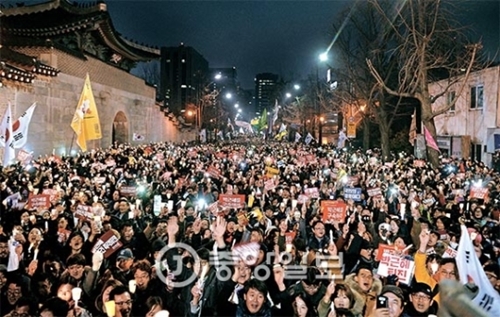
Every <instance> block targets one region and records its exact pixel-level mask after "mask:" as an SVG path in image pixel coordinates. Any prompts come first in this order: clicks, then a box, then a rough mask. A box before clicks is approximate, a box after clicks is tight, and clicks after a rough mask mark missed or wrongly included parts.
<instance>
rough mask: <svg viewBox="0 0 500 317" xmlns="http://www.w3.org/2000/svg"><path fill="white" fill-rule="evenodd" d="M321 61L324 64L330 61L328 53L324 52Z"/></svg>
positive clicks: (320, 57) (320, 55)
mask: <svg viewBox="0 0 500 317" xmlns="http://www.w3.org/2000/svg"><path fill="white" fill-rule="evenodd" d="M319 60H320V61H322V62H326V61H327V60H328V53H327V52H324V53H321V54H319Z"/></svg>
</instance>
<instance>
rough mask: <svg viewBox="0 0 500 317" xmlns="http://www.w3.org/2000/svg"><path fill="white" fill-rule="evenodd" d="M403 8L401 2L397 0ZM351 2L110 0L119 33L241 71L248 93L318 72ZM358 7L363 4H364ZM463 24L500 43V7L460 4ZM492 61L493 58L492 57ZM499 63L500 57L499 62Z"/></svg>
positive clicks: (497, 2)
mask: <svg viewBox="0 0 500 317" xmlns="http://www.w3.org/2000/svg"><path fill="white" fill-rule="evenodd" d="M394 1H400V0H394ZM351 2H353V1H341V0H329V1H269V0H266V1H258V0H254V1H225V0H218V1H186V0H180V1H168V0H161V1H116V0H113V1H107V2H106V3H107V4H108V11H109V12H110V14H111V16H112V18H113V21H114V24H115V27H116V29H117V30H119V31H120V32H121V33H122V34H123V35H125V36H127V37H129V38H132V39H134V40H136V41H138V42H144V43H148V44H150V45H157V46H178V45H179V44H180V43H181V42H183V43H184V44H185V45H187V46H192V47H194V48H195V49H196V50H197V51H198V52H199V53H201V54H202V55H203V56H204V57H205V58H206V59H207V60H208V61H209V63H210V67H231V66H235V67H236V69H237V71H238V77H239V80H240V82H241V83H242V85H243V87H244V88H246V89H248V88H253V79H254V77H255V75H256V74H258V73H261V72H273V73H277V74H280V75H281V76H283V77H284V78H285V79H288V80H290V79H296V78H298V77H302V78H305V77H306V76H307V75H308V74H310V73H313V72H315V70H316V63H318V55H319V54H320V53H321V52H322V51H324V50H325V49H326V47H327V46H328V44H329V42H330V41H331V39H332V35H331V34H332V28H331V25H332V24H333V22H335V19H337V18H338V15H337V14H338V12H339V11H342V9H343V8H344V7H346V6H347V5H348V4H349V3H351ZM359 2H361V3H360V5H362V4H363V2H364V0H359ZM456 5H457V9H458V11H459V12H457V17H459V18H460V19H461V20H462V21H464V24H466V25H469V26H471V27H472V28H473V29H474V30H475V33H476V36H477V38H479V36H482V39H483V43H484V45H485V48H486V49H488V51H490V52H496V50H497V49H498V47H499V43H500V39H499V38H500V0H474V1H461V0H457V1H456ZM490 55H494V53H493V54H490ZM497 60H498V58H497Z"/></svg>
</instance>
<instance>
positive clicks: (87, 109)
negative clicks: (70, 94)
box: [71, 74, 102, 152]
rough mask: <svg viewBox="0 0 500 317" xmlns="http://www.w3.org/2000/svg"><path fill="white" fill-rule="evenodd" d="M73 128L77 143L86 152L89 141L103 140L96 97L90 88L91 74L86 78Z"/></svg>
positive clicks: (72, 123) (72, 124)
mask: <svg viewBox="0 0 500 317" xmlns="http://www.w3.org/2000/svg"><path fill="white" fill-rule="evenodd" d="M71 128H72V129H73V131H75V133H76V136H77V139H76V143H77V144H78V146H79V147H80V148H81V149H82V151H84V152H85V151H87V141H89V140H97V139H100V138H102V135H101V123H100V121H99V114H98V113H97V107H96V104H95V100H94V95H93V94H92V87H91V86H90V77H89V74H87V77H86V78H85V84H84V85H83V90H82V94H81V95H80V100H79V101H78V105H77V107H76V111H75V115H74V116H73V120H72V122H71Z"/></svg>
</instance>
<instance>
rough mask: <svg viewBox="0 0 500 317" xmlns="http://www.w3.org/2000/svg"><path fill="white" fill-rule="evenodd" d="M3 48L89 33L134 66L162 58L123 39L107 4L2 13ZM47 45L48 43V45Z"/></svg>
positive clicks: (62, 1)
mask: <svg viewBox="0 0 500 317" xmlns="http://www.w3.org/2000/svg"><path fill="white" fill-rule="evenodd" d="M1 11H2V15H1V21H0V22H1V27H2V36H3V38H4V39H3V40H2V41H3V42H4V44H8V43H12V44H14V43H15V44H14V45H19V42H23V39H24V42H26V40H27V41H29V40H33V41H40V40H41V39H43V40H47V39H49V40H50V39H51V38H55V37H60V36H64V35H67V34H72V33H75V32H79V31H90V32H93V34H96V35H95V36H98V37H99V38H100V41H101V42H102V43H103V44H104V45H106V46H107V47H109V48H110V49H111V50H112V51H113V52H114V53H115V54H116V56H117V58H126V59H129V60H131V61H133V62H139V61H146V60H151V59H156V58H159V56H160V51H159V49H158V48H154V47H148V46H145V45H142V44H138V43H134V42H132V41H130V40H127V39H124V38H123V37H122V36H121V35H120V34H119V33H118V32H117V31H116V30H115V28H114V26H113V23H112V21H111V17H110V15H109V12H108V11H107V6H106V4H105V3H102V2H100V3H83V4H78V3H72V2H69V1H68V0H52V1H49V2H45V3H41V4H36V5H29V6H19V7H4V8H2V9H1ZM45 43H47V42H45Z"/></svg>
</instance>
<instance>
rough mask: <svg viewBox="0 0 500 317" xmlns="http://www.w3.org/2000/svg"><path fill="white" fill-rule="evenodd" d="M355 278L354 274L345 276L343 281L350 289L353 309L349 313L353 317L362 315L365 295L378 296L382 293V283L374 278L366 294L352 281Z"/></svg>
mask: <svg viewBox="0 0 500 317" xmlns="http://www.w3.org/2000/svg"><path fill="white" fill-rule="evenodd" d="M355 276H356V274H355V273H353V274H349V275H347V276H346V278H345V280H344V281H345V284H346V285H347V286H349V287H350V288H351V291H352V293H353V295H354V300H355V304H354V306H353V308H352V309H351V311H352V312H353V314H354V315H355V316H357V315H361V314H363V310H364V308H365V304H366V295H368V293H372V294H374V295H375V296H377V295H379V294H380V292H382V286H383V285H382V282H381V281H380V280H379V279H378V278H374V279H373V284H372V287H371V289H370V291H368V293H365V292H364V291H363V290H362V289H361V288H360V287H359V285H358V283H357V282H356V281H355V280H354V277H355Z"/></svg>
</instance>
